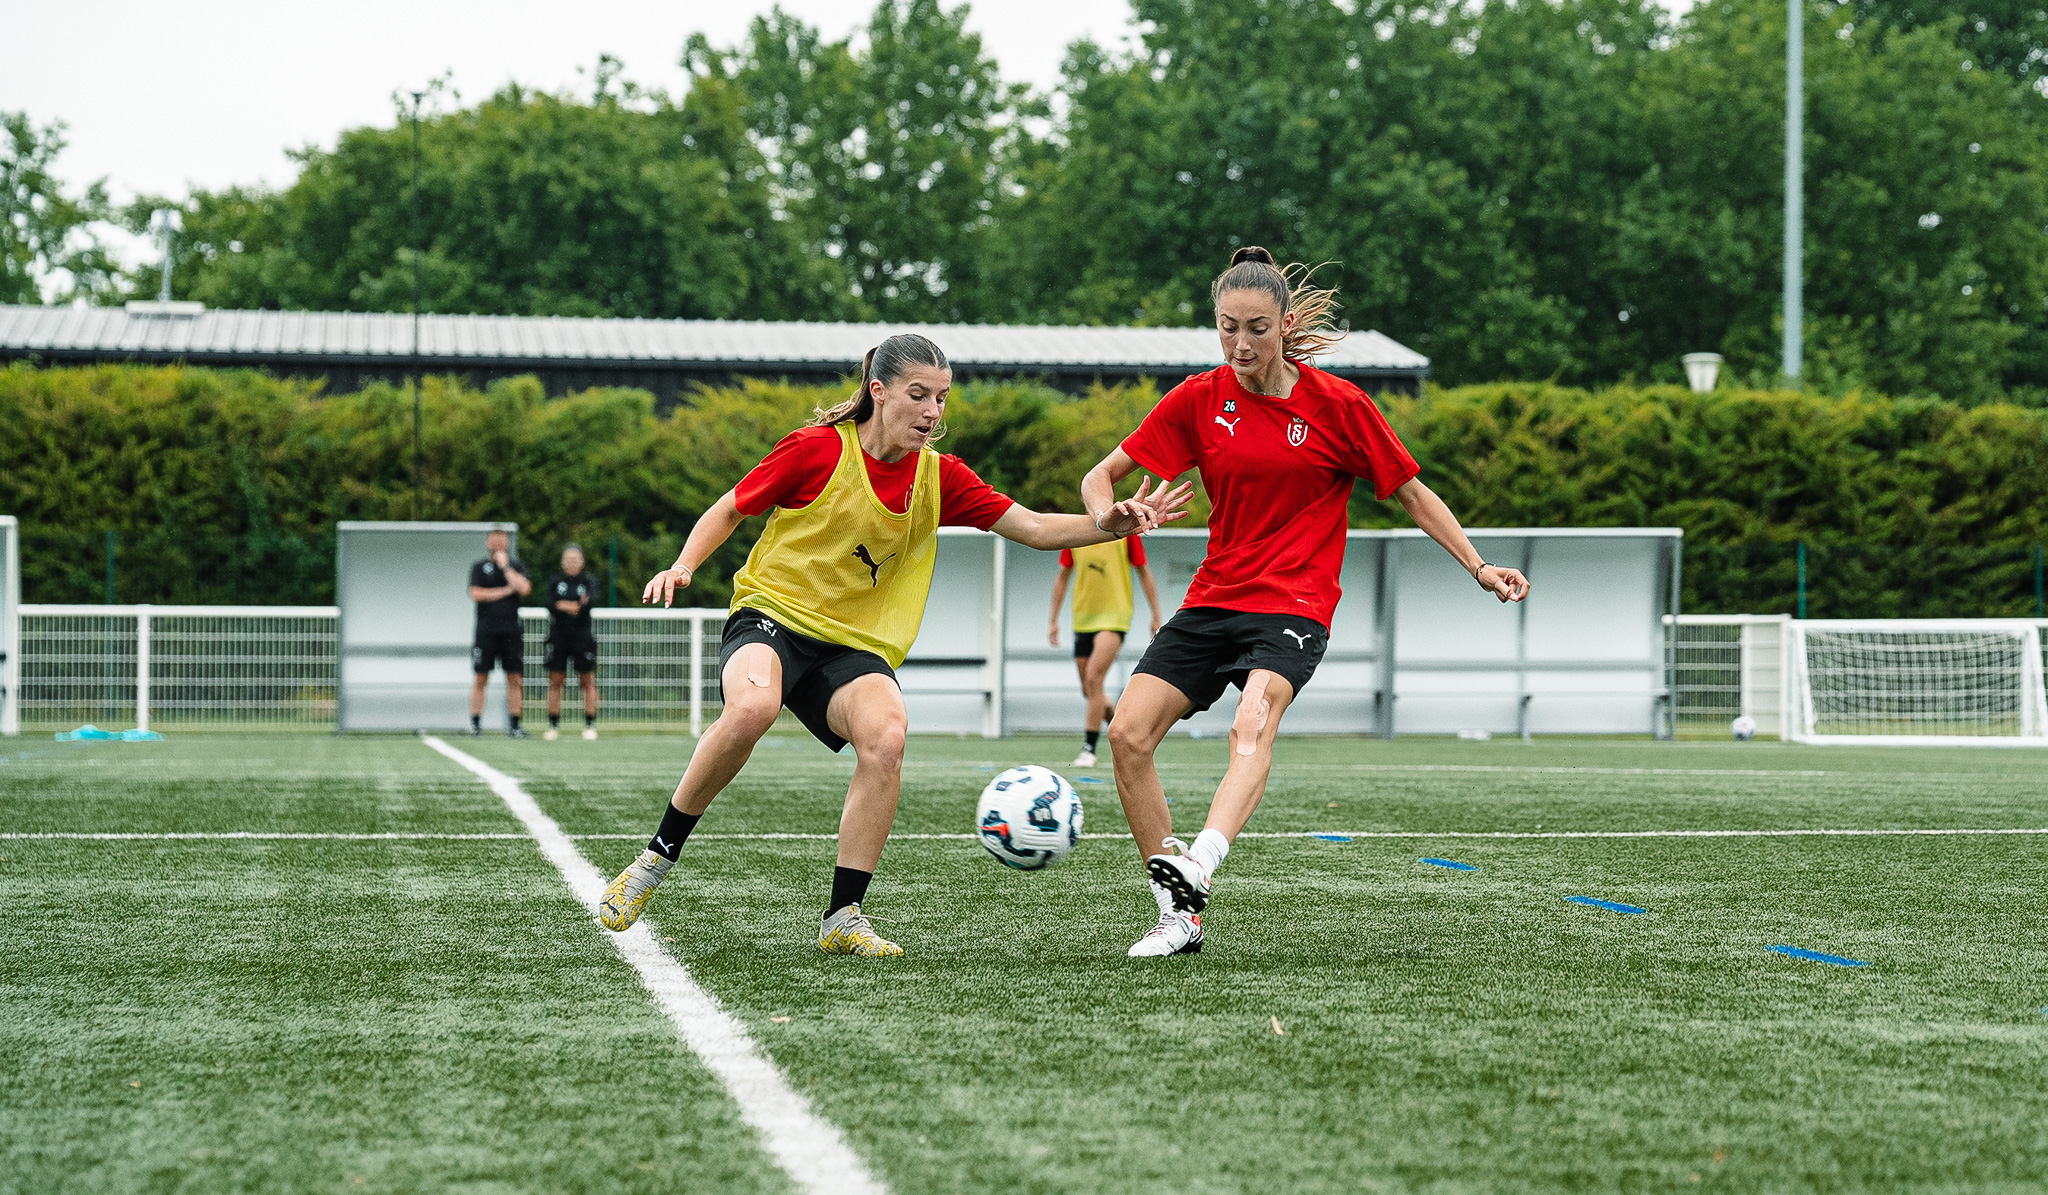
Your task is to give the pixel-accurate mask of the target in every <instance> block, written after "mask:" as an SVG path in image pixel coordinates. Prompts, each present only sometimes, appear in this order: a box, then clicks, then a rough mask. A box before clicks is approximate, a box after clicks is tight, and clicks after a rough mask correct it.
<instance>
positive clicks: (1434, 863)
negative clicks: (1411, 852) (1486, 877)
mask: <svg viewBox="0 0 2048 1195" xmlns="http://www.w3.org/2000/svg"><path fill="white" fill-rule="evenodd" d="M1422 862H1424V863H1427V864H1429V865H1430V866H1431V867H1448V868H1450V869H1451V870H1452V871H1478V870H1479V865H1478V864H1477V863H1460V862H1458V861H1457V860H1456V859H1424V860H1422Z"/></svg>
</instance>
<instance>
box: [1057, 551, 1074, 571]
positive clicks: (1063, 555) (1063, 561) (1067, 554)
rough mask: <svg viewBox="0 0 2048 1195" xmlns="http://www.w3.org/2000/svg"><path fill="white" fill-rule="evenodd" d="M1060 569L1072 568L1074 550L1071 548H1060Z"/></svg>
mask: <svg viewBox="0 0 2048 1195" xmlns="http://www.w3.org/2000/svg"><path fill="white" fill-rule="evenodd" d="M1060 567H1061V568H1072V567H1074V549H1072V548H1061V549H1060Z"/></svg>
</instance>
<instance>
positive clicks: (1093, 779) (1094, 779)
mask: <svg viewBox="0 0 2048 1195" xmlns="http://www.w3.org/2000/svg"><path fill="white" fill-rule="evenodd" d="M1074 783H1076V784H1101V783H1102V777H1100V776H1083V777H1081V778H1080V779H1078V780H1076V781H1074Z"/></svg>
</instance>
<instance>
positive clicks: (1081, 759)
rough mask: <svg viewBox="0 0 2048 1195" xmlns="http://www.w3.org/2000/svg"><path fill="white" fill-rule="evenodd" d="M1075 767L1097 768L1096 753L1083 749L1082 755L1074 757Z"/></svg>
mask: <svg viewBox="0 0 2048 1195" xmlns="http://www.w3.org/2000/svg"><path fill="white" fill-rule="evenodd" d="M1074 766H1075V767H1077V768H1092V767H1094V766H1095V752H1093V751H1089V750H1086V749H1083V750H1082V752H1081V754H1079V755H1076V756H1075V757H1074Z"/></svg>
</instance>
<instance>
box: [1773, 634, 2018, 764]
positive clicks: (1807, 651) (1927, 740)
mask: <svg viewBox="0 0 2048 1195" xmlns="http://www.w3.org/2000/svg"><path fill="white" fill-rule="evenodd" d="M1787 636H1788V639H1789V644H1788V646H1789V649H1790V662H1789V663H1790V667H1789V670H1788V671H1789V673H1790V678H1789V679H1790V681H1791V693H1790V697H1791V699H1792V700H1791V701H1790V702H1789V705H1790V706H1791V710H1790V713H1791V717H1792V726H1791V728H1790V730H1791V733H1790V735H1789V737H1790V738H1791V739H1793V740H1794V741H1795V742H1801V743H1817V744H1863V745H1866V746H1938V747H2044V746H2048V694H2044V686H2043V683H2042V666H2041V627H2040V624H2038V623H2035V622H2030V621H2026V620H2021V619H1867V620H1865V619H1824V620H1819V619H1817V620H1807V621H1800V620H1794V621H1792V622H1790V623H1788V624H1787Z"/></svg>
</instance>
